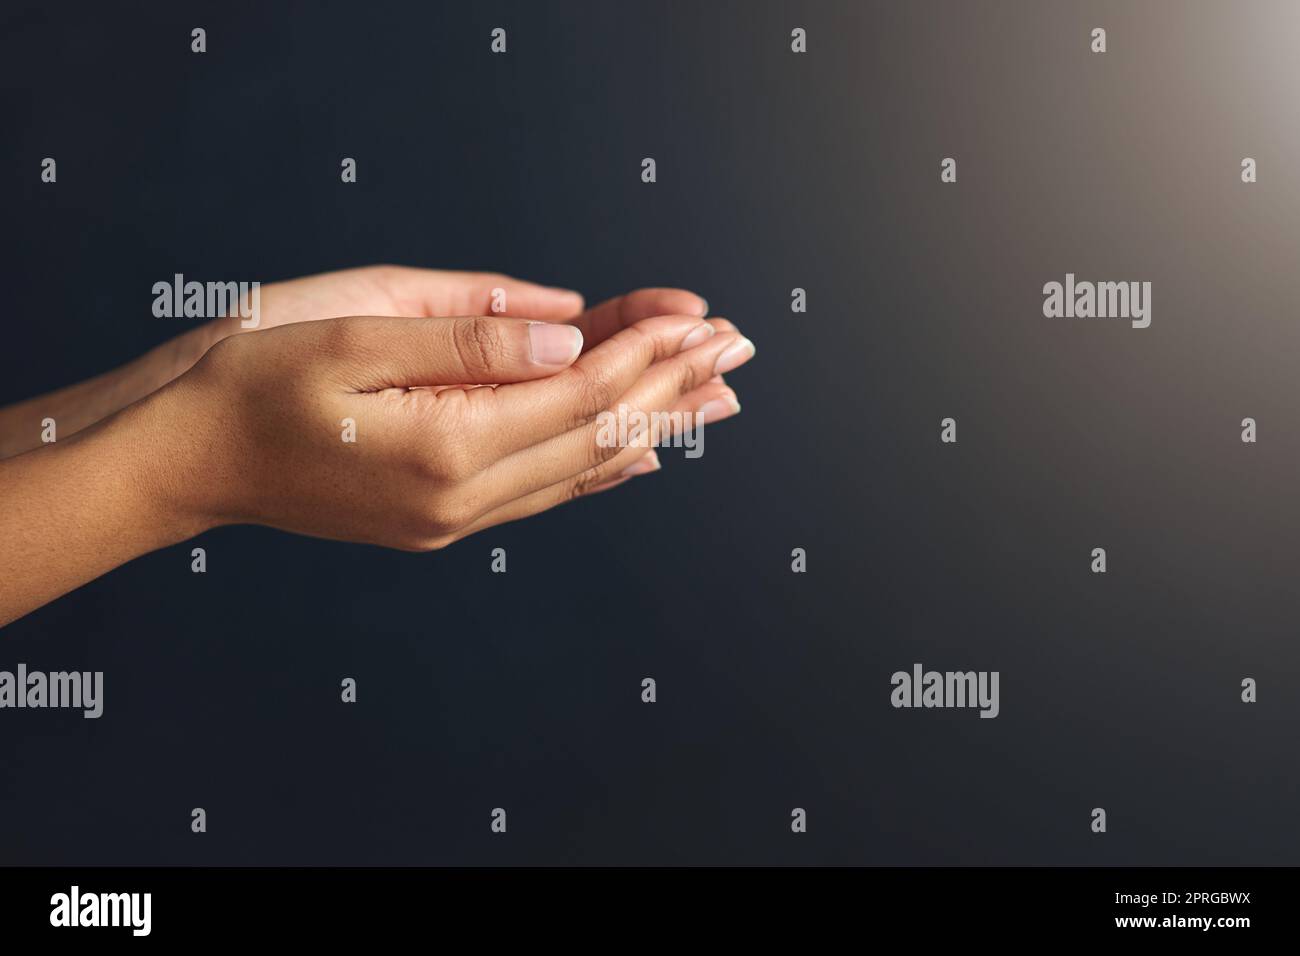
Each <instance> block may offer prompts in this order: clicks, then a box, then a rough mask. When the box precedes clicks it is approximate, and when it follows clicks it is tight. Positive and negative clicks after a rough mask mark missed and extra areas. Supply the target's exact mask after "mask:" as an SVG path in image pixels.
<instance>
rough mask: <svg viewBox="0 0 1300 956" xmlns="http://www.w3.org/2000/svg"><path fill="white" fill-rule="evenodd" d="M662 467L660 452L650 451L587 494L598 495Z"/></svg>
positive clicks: (650, 473) (651, 473)
mask: <svg viewBox="0 0 1300 956" xmlns="http://www.w3.org/2000/svg"><path fill="white" fill-rule="evenodd" d="M662 467H663V465H662V464H661V463H660V461H659V455H658V453H656V452H654V451H649V452H647V453H646V454H645V455H644V456H643V457H642V458H641V459H640V460H639V461H636V462H633V463H632V464H631V465H629V466H628V467H627V468H624V469H623V471H622V473H621V474H619V476H618V477H617V478H615V479H613V480H612V481H606V482H604V483H603V484H599V485H597V486H596V487H594V488H592V489H591V490H590V491H588V492H587V494H589V495H597V494H600V493H601V492H602V491H609V489H611V488H617V487H618V486H619V485H621V484H624V483H625V482H629V481H631V480H632V479H633V478H638V477H640V476H641V475H653V474H654V473H655V472H656V471H658V470H659V469H660V468H662Z"/></svg>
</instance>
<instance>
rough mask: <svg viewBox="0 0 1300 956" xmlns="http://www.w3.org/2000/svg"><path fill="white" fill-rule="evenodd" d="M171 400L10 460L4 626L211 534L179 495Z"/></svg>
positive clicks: (5, 486)
mask: <svg viewBox="0 0 1300 956" xmlns="http://www.w3.org/2000/svg"><path fill="white" fill-rule="evenodd" d="M165 415H166V402H165V401H161V400H155V399H151V400H149V401H146V402H142V403H138V404H135V405H132V406H130V407H128V408H127V409H125V410H124V411H122V412H120V413H118V414H117V415H114V416H113V417H111V418H109V419H108V420H106V421H104V422H102V423H100V424H98V425H95V426H93V427H91V428H88V429H86V430H85V431H83V432H81V433H80V434H78V435H77V436H75V437H74V438H71V439H68V440H66V441H64V440H60V441H59V442H57V443H55V444H51V445H47V446H45V447H43V448H40V449H39V450H36V451H32V452H29V453H27V454H24V455H18V456H16V457H14V458H10V459H8V460H6V461H2V462H0V501H3V507H0V625H4V624H7V623H9V622H10V621H12V620H14V619H15V618H18V617H21V616H22V615H24V614H26V613H28V612H29V611H32V610H34V609H35V608H38V607H40V606H41V605H43V604H46V603H48V602H49V601H52V600H53V599H55V598H57V597H59V596H60V595H62V594H66V593H67V592H68V591H71V590H73V589H75V588H77V587H80V586H81V585H82V584H85V583H86V582H88V581H91V580H93V579H94V578H96V577H99V576H100V575H101V574H104V573H106V572H107V571H110V570H112V569H113V568H115V567H117V566H119V565H121V564H125V563H126V562H128V561H130V560H132V559H133V558H136V557H138V556H139V555H142V554H145V553H147V552H149V551H153V550H156V549H158V548H161V547H166V546H167V545H171V544H175V543H177V542H180V541H183V540H185V539H186V538H188V537H191V536H192V535H194V534H196V533H198V532H199V531H202V530H203V528H204V526H203V524H202V523H201V522H199V521H197V520H195V519H194V518H193V517H191V516H189V515H187V514H185V513H184V512H183V511H181V510H180V509H179V508H178V507H177V506H176V505H175V504H174V503H173V502H174V496H173V495H172V493H171V489H172V488H173V487H174V484H175V482H176V476H175V474H173V473H169V472H170V471H172V470H173V466H174V464H175V458H174V448H172V447H170V446H171V445H172V443H171V442H170V441H169V438H168V435H169V432H171V431H173V429H171V428H169V427H168V423H167V421H166V418H165Z"/></svg>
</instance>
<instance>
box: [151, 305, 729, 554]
mask: <svg viewBox="0 0 1300 956" xmlns="http://www.w3.org/2000/svg"><path fill="white" fill-rule="evenodd" d="M582 345H583V337H582V332H581V331H580V329H579V328H578V327H576V326H573V325H561V324H552V323H546V322H531V321H528V320H525V319H517V318H504V317H484V316H471V317H462V318H427V319H422V318H387V317H374V316H352V317H347V318H337V319H326V320H321V321H316V322H304V323H297V324H291V325H285V326H282V327H279V328H272V329H267V330H264V331H257V332H253V333H250V334H246V335H237V336H232V337H230V338H227V339H225V340H224V341H222V342H220V343H218V344H217V345H215V346H214V347H213V348H211V349H210V350H209V351H208V352H207V353H206V355H205V356H204V357H203V359H202V360H201V361H200V362H199V363H198V364H197V365H195V366H194V368H193V369H191V370H190V371H189V372H187V373H186V374H184V375H182V376H181V377H180V378H179V379H177V380H176V381H175V382H173V383H172V384H171V385H170V386H168V387H167V388H165V389H163V390H162V391H160V392H158V393H156V394H155V396H153V397H151V398H150V399H149V400H148V401H149V402H151V403H157V404H156V405H155V407H154V408H153V409H152V410H151V411H152V413H153V414H154V416H155V418H154V420H155V422H158V423H161V425H162V432H163V434H164V435H165V436H167V438H168V439H169V440H166V441H164V442H162V444H164V445H166V446H167V447H168V448H169V449H170V450H171V452H172V453H173V454H174V455H175V456H176V458H175V460H170V461H164V462H162V463H161V464H162V465H163V467H162V468H161V469H160V471H161V472H162V473H163V474H165V475H166V476H167V477H166V478H165V479H164V485H165V487H164V489H163V493H164V494H165V496H166V498H167V500H168V501H170V502H172V503H173V505H174V509H175V511H176V513H177V517H178V519H179V520H180V521H181V522H183V523H185V524H186V525H187V526H188V527H189V528H190V530H192V531H193V530H202V529H203V528H206V527H213V526H216V525H221V524H235V523H250V522H251V523H258V524H265V525H270V526H272V527H276V528H282V529H285V530H288V531H294V532H299V533H303V534H309V535H315V536H319V537H326V538H335V539H341V540H347V541H358V542H368V543H373V544H380V545H385V546H388V547H394V548H401V549H404V550H431V549H435V548H440V547H443V546H445V545H447V544H449V543H451V542H453V541H456V540H458V539H459V538H462V537H464V536H466V535H468V534H472V533H474V532H475V531H479V530H481V529H483V528H487V527H491V526H492V525H495V524H499V523H501V522H504V521H511V520H514V519H516V518H522V517H525V516H527V515H531V514H535V513H537V512H539V511H543V510H546V509H547V508H550V507H552V506H554V505H556V504H559V503H561V502H564V501H568V500H570V499H573V498H576V497H579V496H581V495H584V494H587V493H589V492H592V491H596V490H602V489H604V488H606V487H609V486H611V485H612V484H615V483H618V482H620V481H622V480H626V478H627V477H630V476H631V475H634V474H640V473H644V472H645V471H650V470H654V468H655V467H657V462H656V461H655V460H654V458H653V457H652V456H653V455H654V452H653V451H652V450H651V449H650V445H651V443H652V442H653V441H655V440H658V439H660V438H662V437H665V436H659V435H653V436H644V437H643V438H642V439H641V440H640V441H638V442H636V443H635V444H634V445H633V446H632V447H624V448H619V447H612V448H608V447H601V446H600V445H599V444H598V443H597V440H596V434H597V430H598V425H597V423H596V417H597V415H598V413H600V412H601V411H605V410H611V411H612V410H614V409H615V408H616V406H617V405H618V404H626V405H628V406H629V407H630V408H632V409H638V410H641V411H645V412H653V411H666V412H673V411H678V412H700V411H703V412H704V414H705V419H704V420H705V421H706V422H714V421H717V420H720V419H722V418H726V417H729V416H730V415H732V414H735V412H736V411H738V410H739V404H738V402H737V401H736V396H735V393H734V392H733V391H732V390H731V388H730V387H728V386H727V385H726V384H725V382H723V381H722V380H721V378H720V377H719V376H720V375H721V373H722V372H726V371H730V370H731V369H732V368H735V367H737V366H738V365H740V364H742V363H743V362H745V361H747V360H748V359H749V358H750V357H751V356H752V355H753V346H752V345H751V344H750V343H749V341H748V340H747V339H745V338H743V337H742V336H741V335H740V334H739V333H738V332H736V331H735V327H734V326H733V325H731V323H729V322H727V321H726V320H725V319H714V320H709V321H707V322H706V321H704V320H702V319H701V318H699V316H695V315H670V316H658V317H655V318H649V319H643V320H641V321H639V322H636V323H635V324H633V325H630V326H628V327H627V328H624V329H622V330H621V331H617V332H615V333H614V334H613V335H611V336H610V337H609V338H607V339H605V340H604V341H602V342H600V344H598V345H596V346H595V347H594V348H590V349H589V350H588V351H586V352H585V353H582V354H581V357H579V354H580V352H581V349H582ZM475 386H495V387H475ZM345 419H350V420H351V421H352V422H353V423H355V425H354V427H355V441H353V442H348V441H344V440H343V433H344V430H345V427H346V426H345V424H344V420H345ZM164 454H166V452H164Z"/></svg>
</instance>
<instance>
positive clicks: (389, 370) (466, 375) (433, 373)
mask: <svg viewBox="0 0 1300 956" xmlns="http://www.w3.org/2000/svg"><path fill="white" fill-rule="evenodd" d="M329 321H331V322H335V323H341V324H342V328H341V329H340V330H338V331H336V332H335V333H333V334H337V335H338V337H339V338H340V339H341V341H340V342H339V346H340V347H339V348H338V349H337V350H336V351H337V354H339V357H340V358H341V359H342V360H343V362H344V365H345V367H346V369H347V377H348V380H349V381H348V384H349V385H350V386H352V387H354V388H357V389H359V390H363V391H377V390H379V389H381V388H392V387H403V386H406V387H415V386H420V385H501V384H505V383H508V382H526V381H528V380H530V379H535V378H545V377H546V376H548V375H554V374H555V373H556V372H558V371H560V370H561V369H563V368H566V367H568V366H569V365H570V364H572V362H573V361H574V359H576V358H577V357H578V355H579V353H580V352H581V351H582V332H580V331H579V330H578V329H577V328H575V327H574V326H572V325H562V324H556V323H551V322H538V321H532V320H529V319H514V318H506V317H504V316H482V315H474V316H461V317H458V318H437V319H410V318H391V317H385V316H354V317H350V318H344V319H333V320H329Z"/></svg>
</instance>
